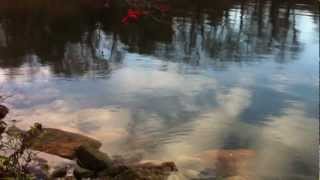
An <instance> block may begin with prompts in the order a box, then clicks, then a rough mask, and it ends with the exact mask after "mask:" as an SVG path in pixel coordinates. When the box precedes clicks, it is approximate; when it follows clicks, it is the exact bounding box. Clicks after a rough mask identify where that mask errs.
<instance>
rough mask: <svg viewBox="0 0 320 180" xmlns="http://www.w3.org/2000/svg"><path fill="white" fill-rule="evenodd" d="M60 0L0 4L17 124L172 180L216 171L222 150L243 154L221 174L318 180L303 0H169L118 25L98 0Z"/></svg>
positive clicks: (0, 66) (1, 59)
mask: <svg viewBox="0 0 320 180" xmlns="http://www.w3.org/2000/svg"><path fill="white" fill-rule="evenodd" d="M95 3H97V4H95ZM61 4H62V1H55V3H53V2H50V1H36V0H34V1H30V3H22V1H19V2H14V1H11V2H10V1H3V2H0V86H1V93H4V94H8V95H13V96H12V97H10V98H9V99H7V100H6V104H7V105H8V106H9V107H10V108H11V114H10V117H9V118H8V119H10V118H11V119H16V120H17V123H16V124H17V125H18V126H20V127H22V128H27V127H29V126H30V125H31V124H32V123H33V122H40V123H42V124H43V125H44V126H46V127H54V128H61V129H65V130H70V131H73V132H79V133H82V134H85V135H89V136H91V137H95V138H96V139H98V140H100V141H101V142H102V143H103V147H102V149H103V150H104V151H106V152H108V153H110V154H134V155H137V154H138V155H139V156H141V158H142V159H145V160H172V161H175V162H176V163H177V165H178V167H179V169H180V172H181V174H180V175H179V176H178V177H177V178H179V179H191V177H193V176H194V175H195V174H197V173H199V172H204V171H206V172H207V171H209V172H210V173H209V174H214V175H217V174H219V169H218V168H217V167H216V161H217V158H216V157H215V155H216V154H219V152H220V154H223V153H224V152H225V150H233V152H241V151H243V150H249V151H250V152H251V151H252V152H255V155H254V158H252V159H250V160H249V161H248V160H247V159H246V158H244V157H240V160H239V161H240V162H247V161H248V162H247V163H248V164H249V165H246V166H245V168H241V167H242V166H241V167H238V166H236V167H233V168H235V169H236V173H235V174H232V173H231V174H232V175H236V174H240V175H241V176H245V175H248V176H250V177H251V178H247V179H268V180H269V179H272V180H273V179H281V180H283V179H285V180H292V179H312V180H313V179H318V139H319V137H318V134H319V128H318V127H319V124H318V123H319V121H318V117H319V116H318V114H319V107H318V106H319V95H318V94H319V11H318V4H317V2H316V1H276V0H274V1H262V0H261V1H260V0H257V1H198V2H192V1H177V2H176V3H174V4H173V5H172V6H173V7H172V11H171V12H170V13H169V14H168V17H166V18H165V20H163V22H157V21H154V20H152V19H150V18H149V19H148V18H145V19H142V20H141V21H140V22H139V23H137V24H129V25H123V24H121V13H122V11H121V10H119V9H117V8H110V9H108V8H101V7H100V6H99V2H98V1H92V2H90V1H85V0H82V1H79V2H78V1H75V0H73V1H69V2H67V3H65V4H64V5H63V6H62V5H61ZM212 154H213V155H212ZM237 162H238V161H237ZM243 166H244V165H243Z"/></svg>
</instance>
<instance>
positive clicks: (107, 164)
mask: <svg viewBox="0 0 320 180" xmlns="http://www.w3.org/2000/svg"><path fill="white" fill-rule="evenodd" d="M75 154H76V158H77V163H78V164H79V165H80V166H81V167H83V168H86V169H90V170H93V171H101V170H106V169H109V168H111V166H112V161H111V160H110V158H109V156H108V155H107V154H105V153H103V152H100V151H99V150H98V149H96V148H92V147H91V146H87V145H84V146H80V147H79V148H78V149H77V150H76V152H75Z"/></svg>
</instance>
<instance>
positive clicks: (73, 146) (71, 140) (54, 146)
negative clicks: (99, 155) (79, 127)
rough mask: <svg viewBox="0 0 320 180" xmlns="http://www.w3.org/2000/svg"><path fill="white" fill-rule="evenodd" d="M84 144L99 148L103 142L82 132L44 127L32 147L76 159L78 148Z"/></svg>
mask: <svg viewBox="0 0 320 180" xmlns="http://www.w3.org/2000/svg"><path fill="white" fill-rule="evenodd" d="M82 145H87V146H89V147H91V148H95V149H99V148H100V146H101V143H100V142H99V141H97V140H95V139H92V138H89V137H86V136H83V135H80V134H75V133H71V132H66V131H62V130H59V129H52V128H43V129H42V132H41V133H40V134H39V135H38V137H37V139H36V140H34V142H33V143H32V149H34V150H38V151H42V152H46V153H49V154H54V155H58V156H60V157H64V158H68V159H74V158H75V152H76V150H77V149H78V148H79V147H80V146H82Z"/></svg>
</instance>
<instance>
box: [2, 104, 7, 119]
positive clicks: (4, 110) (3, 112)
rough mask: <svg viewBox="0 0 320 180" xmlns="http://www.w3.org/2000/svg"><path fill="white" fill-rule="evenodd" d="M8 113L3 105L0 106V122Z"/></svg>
mask: <svg viewBox="0 0 320 180" xmlns="http://www.w3.org/2000/svg"><path fill="white" fill-rule="evenodd" d="M8 113H9V109H8V108H7V107H6V106H4V105H0V120H1V119H3V118H5V117H6V115H7V114H8Z"/></svg>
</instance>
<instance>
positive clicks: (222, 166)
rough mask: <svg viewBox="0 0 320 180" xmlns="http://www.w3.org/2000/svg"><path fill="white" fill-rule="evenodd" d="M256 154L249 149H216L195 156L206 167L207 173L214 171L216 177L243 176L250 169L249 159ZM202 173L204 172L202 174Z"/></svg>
mask: <svg viewBox="0 0 320 180" xmlns="http://www.w3.org/2000/svg"><path fill="white" fill-rule="evenodd" d="M255 156H256V152H255V151H253V150H250V149H234V150H226V149H218V150H209V151H205V152H203V153H201V154H200V155H198V156H197V158H200V159H201V163H202V164H204V165H205V166H206V167H210V169H212V171H210V170H209V169H206V170H205V171H204V172H205V173H207V174H210V173H215V174H216V175H217V176H218V177H229V176H239V175H240V176H243V175H247V174H248V173H249V172H250V169H251V160H252V159H253V158H254V157H255ZM203 175H204V174H203Z"/></svg>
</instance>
